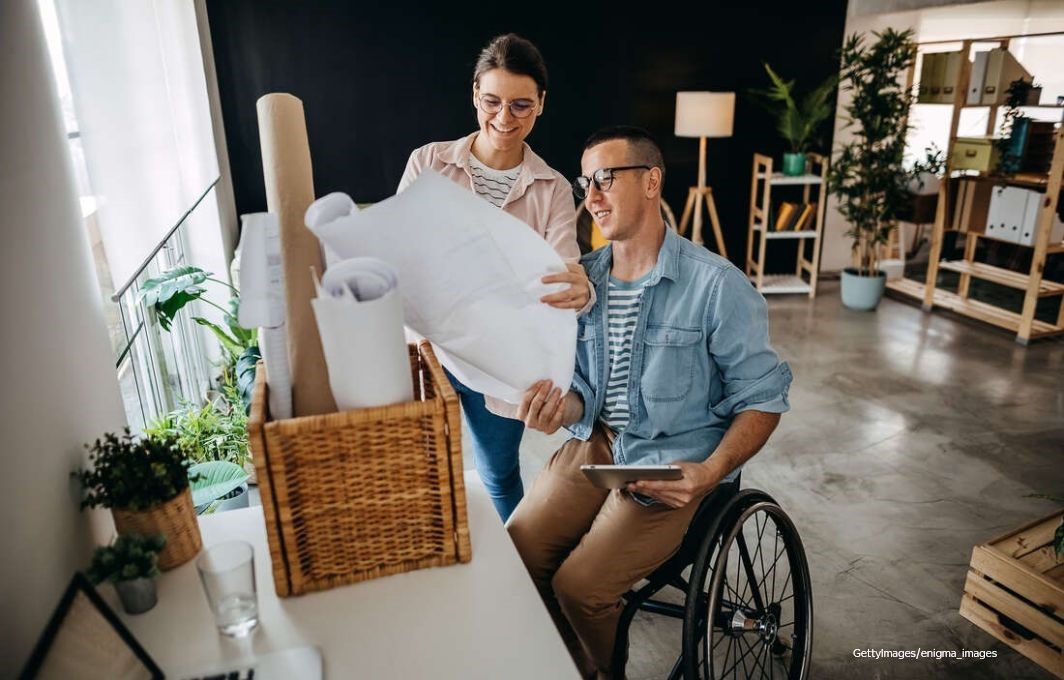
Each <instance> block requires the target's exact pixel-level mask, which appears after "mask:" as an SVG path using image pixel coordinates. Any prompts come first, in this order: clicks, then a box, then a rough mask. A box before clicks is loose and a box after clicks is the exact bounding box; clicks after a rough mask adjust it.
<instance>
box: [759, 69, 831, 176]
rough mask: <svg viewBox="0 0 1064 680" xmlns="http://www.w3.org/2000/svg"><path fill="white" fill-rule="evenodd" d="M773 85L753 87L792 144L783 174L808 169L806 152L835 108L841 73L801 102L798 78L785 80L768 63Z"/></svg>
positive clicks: (784, 157) (829, 79)
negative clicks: (797, 97)
mask: <svg viewBox="0 0 1064 680" xmlns="http://www.w3.org/2000/svg"><path fill="white" fill-rule="evenodd" d="M764 66H765V72H766V73H768V77H769V80H770V81H771V82H772V86H771V87H769V88H767V89H764V90H750V93H751V94H753V95H754V96H755V98H756V101H758V102H759V103H761V104H762V106H764V107H765V108H766V109H767V110H768V111H769V113H771V114H772V115H773V116H775V118H776V129H777V130H778V131H779V133H780V135H781V136H782V137H783V139H785V140H786V141H787V143H788V144H790V148H791V151H790V153H785V154H783V174H784V175H791V176H795V175H801V174H804V173H805V154H806V152H807V151H809V145H810V143H811V142H812V141H813V139H814V137H815V135H816V132H817V130H818V129H819V128H820V126H821V125H822V124H823V123H824V121H826V120H828V119H829V118H830V117H831V114H832V113H833V112H834V106H833V101H832V95H833V94H834V93H835V87H836V85H837V84H838V77H836V76H834V75H831V76H829V77H828V78H827V79H826V80H825V81H824V82H823V83H821V84H820V85H819V86H817V87H816V89H814V90H813V91H811V92H809V93H807V94H806V95H805V97H803V98H802V100H801V102H800V103H799V102H798V101H797V100H795V98H794V81H793V80H789V81H785V80H783V78H781V77H780V76H779V75H778V74H777V73H776V72H775V71H773V70H772V67H771V66H769V65H768V64H764Z"/></svg>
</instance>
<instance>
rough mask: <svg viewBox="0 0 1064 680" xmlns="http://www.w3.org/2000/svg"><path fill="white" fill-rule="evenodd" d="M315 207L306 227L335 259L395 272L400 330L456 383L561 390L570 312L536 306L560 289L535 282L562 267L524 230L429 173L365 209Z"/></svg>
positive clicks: (569, 365)
mask: <svg viewBox="0 0 1064 680" xmlns="http://www.w3.org/2000/svg"><path fill="white" fill-rule="evenodd" d="M326 198H328V197H326ZM322 200H324V199H322ZM330 200H332V201H335V200H336V199H330ZM313 208H314V206H313V205H312V206H311V210H308V211H307V226H308V227H309V228H310V229H311V231H313V232H314V233H315V234H316V235H317V236H318V238H320V239H321V241H322V242H323V243H324V244H325V245H326V246H328V247H329V248H331V249H332V250H333V251H335V252H336V254H337V255H339V256H340V257H342V258H350V257H376V258H379V259H381V260H384V261H385V262H387V263H389V264H391V265H392V266H393V267H394V268H395V270H396V272H397V274H398V277H399V280H400V281H402V286H401V287H400V293H401V294H402V301H403V317H404V320H405V322H406V324H407V326H409V327H410V328H411V329H413V330H414V331H416V332H417V333H419V334H420V335H422V336H424V337H426V338H428V339H429V340H430V341H432V343H433V345H435V347H436V349H437V356H438V357H439V359H440V361H441V363H443V365H444V366H446V367H447V369H448V370H450V371H451V372H452V373H453V374H454V375H455V377H457V378H458V379H459V380H461V381H462V382H463V383H465V384H466V385H468V386H469V387H471V388H473V389H475V390H477V391H479V392H483V393H484V394H487V395H489V396H493V397H496V398H499V399H503V400H505V401H508V402H510V403H517V402H519V401H520V399H521V395H522V394H524V392H525V390H527V389H528V387H530V386H531V385H532V383H534V382H536V381H538V380H542V379H550V380H551V381H552V382H553V383H554V384H555V385H558V386H560V387H562V389H563V390H564V389H568V387H569V384H570V382H571V381H572V376H573V363H574V357H575V352H576V315H575V314H574V312H573V310H570V309H556V308H554V307H550V306H549V305H546V304H544V303H542V302H540V301H539V299H540V298H541V297H542V296H543V295H546V294H548V293H552V292H556V291H557V290H559V289H563V288H564V287H565V286H566V285H567V284H552V285H545V284H543V283H541V282H540V279H541V278H542V277H543V276H546V275H547V274H552V273H558V272H564V271H565V270H566V269H565V263H564V262H563V261H562V259H561V257H560V256H559V255H558V254H557V253H556V252H554V250H553V249H552V248H551V247H550V245H548V244H547V242H546V241H544V240H543V239H542V238H541V237H540V236H539V235H537V234H536V233H535V232H534V231H533V230H531V229H530V228H529V227H528V225H526V224H525V223H523V222H522V221H520V220H519V219H517V218H516V217H513V216H512V215H509V214H507V213H505V212H503V211H502V210H499V209H498V208H496V207H494V206H493V205H491V204H490V203H488V202H487V201H485V200H484V199H482V198H479V197H478V196H476V195H475V194H474V193H473V192H471V191H469V190H468V189H465V188H463V187H460V186H458V185H457V184H455V183H454V182H452V181H450V180H449V179H446V178H444V177H442V176H440V175H439V174H437V173H435V172H433V171H431V170H425V171H424V172H423V173H422V174H421V175H420V176H419V177H418V179H417V180H416V181H415V182H414V183H413V184H411V185H410V187H408V188H407V189H406V190H405V191H403V192H402V193H400V194H398V195H396V196H393V197H392V198H389V199H387V200H385V201H382V202H380V203H378V204H376V205H374V206H372V207H370V208H367V209H366V210H362V211H356V212H351V213H348V214H342V213H343V212H344V211H342V210H321V209H319V210H316V211H315V210H313ZM312 211H313V212H312Z"/></svg>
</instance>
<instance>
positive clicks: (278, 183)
mask: <svg viewBox="0 0 1064 680" xmlns="http://www.w3.org/2000/svg"><path fill="white" fill-rule="evenodd" d="M256 109H257V110H258V117H259V140H260V142H261V144H262V172H263V179H264V180H265V184H266V206H267V209H268V210H269V211H270V212H272V213H276V214H277V215H278V217H279V219H280V223H281V258H282V260H283V262H284V280H285V319H286V327H287V329H288V359H289V365H290V367H291V373H292V411H293V413H294V415H295V416H296V417H299V416H309V415H318V414H322V413H332V412H334V411H336V402H335V401H334V400H333V397H332V391H331V390H330V389H329V375H328V372H327V370H326V367H325V357H324V355H323V354H322V349H321V340H320V338H319V337H318V325H317V323H316V321H315V318H314V310H313V308H312V307H311V302H310V301H311V299H313V297H314V284H313V280H312V279H311V276H310V268H311V267H314V268H315V269H316V270H317V271H322V270H323V269H324V267H323V266H322V256H321V248H320V247H319V245H318V239H317V238H316V237H315V236H314V235H313V234H312V233H311V232H310V230H308V229H307V227H306V225H305V224H304V221H303V220H304V215H305V213H306V211H307V207H308V206H310V204H311V203H312V202H313V201H314V178H313V175H312V174H311V166H310V144H309V142H308V141H307V126H306V120H305V118H304V116H303V102H301V101H300V100H299V99H298V98H296V97H293V96H292V95H290V94H285V93H272V94H267V95H264V96H263V97H260V98H259V100H258V102H257V104H256Z"/></svg>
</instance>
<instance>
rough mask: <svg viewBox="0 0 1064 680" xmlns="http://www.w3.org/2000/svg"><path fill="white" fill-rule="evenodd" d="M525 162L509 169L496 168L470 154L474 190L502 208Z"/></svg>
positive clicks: (470, 169)
mask: <svg viewBox="0 0 1064 680" xmlns="http://www.w3.org/2000/svg"><path fill="white" fill-rule="evenodd" d="M523 167H524V163H520V164H519V165H518V166H517V167H515V168H510V169H509V170H496V169H495V168H489V167H488V166H486V165H484V164H483V163H481V162H480V161H479V160H477V157H476V156H474V155H473V154H469V174H470V175H471V176H472V178H473V191H475V192H476V194H477V196H480V197H482V198H484V199H486V200H487V201H488V203H491V204H492V205H494V206H495V207H496V208H501V207H502V204H503V203H505V202H506V197H507V196H509V195H510V189H513V187H514V183H515V182H516V181H517V178H518V176H520V174H521V168H523Z"/></svg>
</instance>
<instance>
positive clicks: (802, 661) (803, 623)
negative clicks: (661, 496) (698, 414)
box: [683, 490, 813, 680]
mask: <svg viewBox="0 0 1064 680" xmlns="http://www.w3.org/2000/svg"><path fill="white" fill-rule="evenodd" d="M719 526H720V527H721V528H720V530H719V531H718V533H717V535H716V536H714V537H713V538H712V539H711V540H708V541H707V542H706V543H705V544H704V545H703V546H702V549H701V551H700V552H699V554H698V557H697V558H696V559H695V562H694V565H693V566H692V569H691V579H690V582H689V590H688V596H687V611H686V616H685V617H684V652H683V653H684V677H685V678H688V680H696V679H697V680H716V679H717V678H770V679H771V678H783V679H787V680H801V679H803V678H807V677H808V675H809V658H810V653H811V650H812V644H813V597H812V591H811V587H810V581H809V566H808V563H807V562H806V559H805V550H804V549H803V547H802V541H801V538H799V536H798V532H797V530H796V529H795V528H794V524H793V523H792V522H791V520H790V518H789V517H787V514H786V513H784V512H783V509H782V508H780V506H779V505H777V504H776V502H775V501H774V500H772V498H771V497H770V496H768V495H767V494H765V493H763V492H760V491H756V490H745V491H742V492H740V493H739V494H738V495H737V496H736V498H735V500H734V501H733V502H732V503H731V504H730V505H729V507H728V508H727V509H726V510H725V517H724V518H723V521H722V522H721V524H720V525H719Z"/></svg>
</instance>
